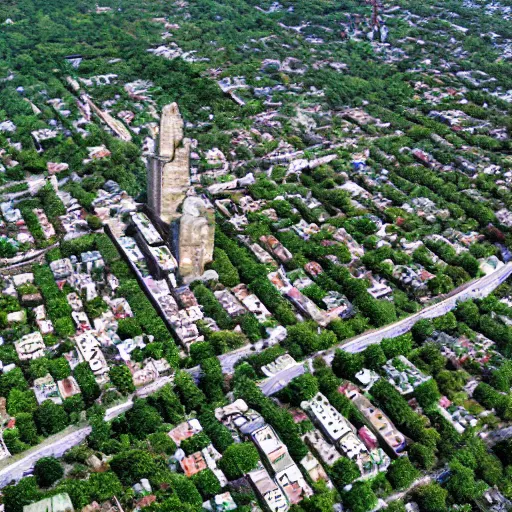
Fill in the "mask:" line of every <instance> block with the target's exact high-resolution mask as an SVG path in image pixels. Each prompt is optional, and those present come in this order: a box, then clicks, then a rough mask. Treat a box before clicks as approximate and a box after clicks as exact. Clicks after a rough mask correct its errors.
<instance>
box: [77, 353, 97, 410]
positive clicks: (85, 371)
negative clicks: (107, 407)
mask: <svg viewBox="0 0 512 512" xmlns="http://www.w3.org/2000/svg"><path fill="white" fill-rule="evenodd" d="M73 375H74V377H75V379H76V382H77V383H78V385H79V386H80V391H81V392H82V397H83V399H84V402H85V404H86V405H87V406H90V405H92V403H93V402H94V401H95V400H96V399H97V398H98V397H99V396H100V387H99V386H98V383H97V382H96V378H95V377H94V373H92V370H91V369H90V367H89V364H88V363H86V362H83V363H80V364H79V365H78V366H77V367H76V368H75V369H74V370H73Z"/></svg>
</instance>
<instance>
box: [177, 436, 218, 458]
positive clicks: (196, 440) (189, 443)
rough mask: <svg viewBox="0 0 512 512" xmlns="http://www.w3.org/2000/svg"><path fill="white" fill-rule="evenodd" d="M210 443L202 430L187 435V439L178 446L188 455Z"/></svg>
mask: <svg viewBox="0 0 512 512" xmlns="http://www.w3.org/2000/svg"><path fill="white" fill-rule="evenodd" d="M210 443H211V441H210V438H209V437H208V436H207V435H206V434H205V433H203V432H199V433H198V434H195V435H193V436H192V437H189V438H188V439H184V440H183V441H182V442H181V444H180V448H181V449H182V450H183V451H184V452H185V453H186V454H187V455H190V454H192V453H195V452H199V451H201V450H202V449H203V448H206V447H207V446H208V445H209V444H210Z"/></svg>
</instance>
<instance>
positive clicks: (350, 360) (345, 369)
mask: <svg viewBox="0 0 512 512" xmlns="http://www.w3.org/2000/svg"><path fill="white" fill-rule="evenodd" d="M363 368H364V355H363V354H361V353H359V352H357V353H355V354H351V353H350V352H345V351H344V350H339V349H338V350H336V353H335V354H334V359H333V362H332V370H333V372H334V373H335V374H336V375H337V376H338V377H341V378H343V379H350V380H353V379H354V376H355V374H356V373H358V372H360V371H361V370H362V369H363Z"/></svg>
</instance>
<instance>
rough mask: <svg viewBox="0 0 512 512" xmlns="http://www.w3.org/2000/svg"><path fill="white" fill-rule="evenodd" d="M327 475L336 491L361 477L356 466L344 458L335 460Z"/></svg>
mask: <svg viewBox="0 0 512 512" xmlns="http://www.w3.org/2000/svg"><path fill="white" fill-rule="evenodd" d="M329 475H330V477H331V479H332V481H333V482H334V485H335V486H336V488H337V489H340V490H341V489H342V488H343V487H345V486H346V485H348V484H350V483H352V482H353V481H354V480H356V478H359V477H360V476H361V471H359V468H358V466H357V464H356V463H355V462H354V461H353V460H351V459H347V458H346V457H342V458H341V459H339V460H337V461H336V462H335V463H334V464H333V465H332V466H331V468H330V470H329Z"/></svg>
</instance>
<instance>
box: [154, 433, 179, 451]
mask: <svg viewBox="0 0 512 512" xmlns="http://www.w3.org/2000/svg"><path fill="white" fill-rule="evenodd" d="M148 441H149V444H150V446H151V449H152V450H153V451H154V452H156V453H164V454H166V455H172V454H173V453H174V452H175V451H176V443H175V442H174V441H173V440H172V439H171V438H170V437H169V436H168V435H167V433H166V432H155V433H154V434H149V436H148Z"/></svg>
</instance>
